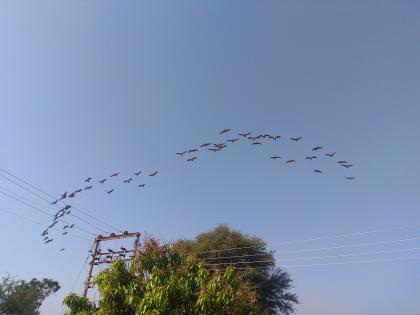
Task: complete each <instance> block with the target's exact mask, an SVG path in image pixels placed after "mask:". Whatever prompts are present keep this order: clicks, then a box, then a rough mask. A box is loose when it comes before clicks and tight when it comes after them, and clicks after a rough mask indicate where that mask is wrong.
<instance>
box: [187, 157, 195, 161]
mask: <svg viewBox="0 0 420 315" xmlns="http://www.w3.org/2000/svg"><path fill="white" fill-rule="evenodd" d="M194 160H197V157H196V156H194V157H192V158H190V159H188V160H187V162H194Z"/></svg>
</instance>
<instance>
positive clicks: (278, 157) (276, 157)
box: [270, 155, 281, 160]
mask: <svg viewBox="0 0 420 315" xmlns="http://www.w3.org/2000/svg"><path fill="white" fill-rule="evenodd" d="M270 159H273V160H276V159H281V157H280V156H278V155H273V156H270Z"/></svg>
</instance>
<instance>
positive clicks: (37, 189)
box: [0, 168, 123, 233]
mask: <svg viewBox="0 0 420 315" xmlns="http://www.w3.org/2000/svg"><path fill="white" fill-rule="evenodd" d="M0 171H2V172H4V173H6V174H8V175H9V176H12V177H13V178H15V179H17V180H19V181H20V182H22V183H24V184H26V185H28V186H30V187H31V188H33V189H35V190H36V191H38V192H40V193H42V194H44V195H45V196H48V197H49V198H52V199H53V200H55V199H56V198H55V197H54V196H53V195H51V194H49V193H47V192H45V191H44V190H42V189H41V188H39V187H37V186H35V185H33V184H31V183H29V182H27V181H25V180H24V179H22V178H20V177H18V176H16V175H14V174H12V173H10V172H9V171H7V170H5V169H2V168H0ZM0 176H1V177H3V178H5V179H6V180H8V181H10V182H12V183H14V184H15V185H18V186H19V187H21V188H22V189H25V190H26V191H28V192H30V193H31V194H33V195H35V196H37V197H38V198H41V199H43V200H44V201H46V202H48V203H51V200H48V199H46V198H44V197H42V196H40V195H39V194H36V193H34V192H33V191H31V190H29V189H27V188H26V187H24V186H22V185H20V184H18V183H16V182H14V181H12V180H11V179H10V178H8V177H6V176H4V175H1V174H0ZM58 201H59V202H60V203H61V204H64V205H65V204H66V203H65V202H63V201H62V200H58ZM72 208H73V209H74V210H76V211H79V212H80V213H83V214H84V215H86V216H88V217H90V218H92V219H94V220H96V221H98V222H100V223H102V224H104V225H106V226H108V227H109V228H111V229H112V230H115V231H118V232H121V233H123V231H121V230H119V229H117V228H116V227H114V226H112V225H110V224H109V223H107V222H105V221H103V220H101V219H99V218H96V217H94V216H93V215H91V214H89V213H88V212H86V211H83V210H82V209H80V208H78V207H75V206H72ZM106 233H108V232H106Z"/></svg>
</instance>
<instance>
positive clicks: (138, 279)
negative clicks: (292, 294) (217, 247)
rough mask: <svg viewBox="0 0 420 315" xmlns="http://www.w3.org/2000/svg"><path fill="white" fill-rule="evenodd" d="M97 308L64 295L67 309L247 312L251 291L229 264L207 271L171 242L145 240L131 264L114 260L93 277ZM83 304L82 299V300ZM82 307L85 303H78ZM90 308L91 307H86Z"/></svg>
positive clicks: (140, 313) (125, 313) (204, 314)
mask: <svg viewBox="0 0 420 315" xmlns="http://www.w3.org/2000/svg"><path fill="white" fill-rule="evenodd" d="M94 285H96V286H97V288H98V290H99V294H100V300H99V309H98V310H97V311H93V310H92V307H91V306H87V308H88V309H89V310H87V309H86V308H79V310H80V311H79V312H77V309H76V307H75V306H76V305H80V303H82V300H81V298H79V297H76V296H75V295H70V296H68V297H67V298H66V299H65V300H64V304H66V305H67V306H68V307H69V308H70V310H69V311H68V312H67V314H68V315H76V314H77V315H82V314H91V313H92V314H95V315H109V314H112V315H152V314H162V315H178V314H197V315H210V314H211V315H213V314H220V315H251V314H255V295H254V293H253V292H252V291H251V290H250V289H249V288H247V287H243V286H241V284H240V283H239V282H238V281H237V278H236V273H235V272H234V271H233V269H231V268H227V269H226V270H224V271H223V272H219V271H209V270H208V269H207V268H206V267H205V266H204V265H203V264H201V263H198V262H197V261H195V260H194V259H193V258H192V257H189V256H187V255H183V254H181V253H179V252H178V251H177V250H175V249H174V248H173V247H172V246H169V245H163V246H160V245H159V244H158V243H157V242H155V241H153V240H149V241H147V242H146V243H145V245H144V246H143V248H142V251H141V252H140V254H139V255H138V257H137V258H135V260H134V261H133V263H132V264H131V265H130V266H127V264H126V263H125V262H123V261H116V262H114V263H113V265H112V266H111V267H110V268H107V269H106V270H104V271H102V272H100V273H99V274H98V275H97V276H96V277H95V280H94ZM84 305H87V304H84ZM83 307H84V306H83ZM89 312H90V313H89Z"/></svg>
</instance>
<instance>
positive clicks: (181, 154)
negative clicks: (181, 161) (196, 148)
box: [176, 151, 187, 156]
mask: <svg viewBox="0 0 420 315" xmlns="http://www.w3.org/2000/svg"><path fill="white" fill-rule="evenodd" d="M185 153H187V151H182V152H177V153H176V154H177V155H180V156H183V155H184V154H185Z"/></svg>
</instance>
